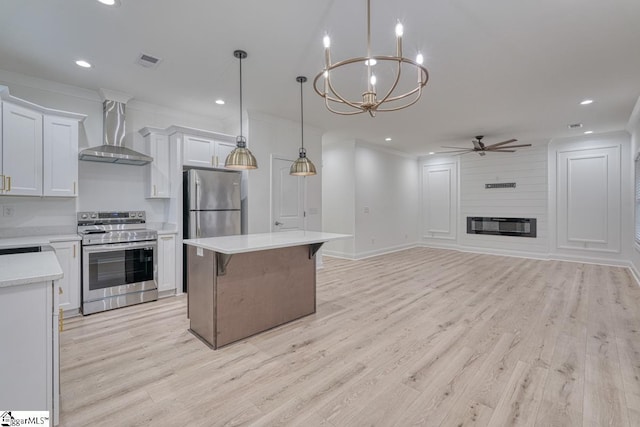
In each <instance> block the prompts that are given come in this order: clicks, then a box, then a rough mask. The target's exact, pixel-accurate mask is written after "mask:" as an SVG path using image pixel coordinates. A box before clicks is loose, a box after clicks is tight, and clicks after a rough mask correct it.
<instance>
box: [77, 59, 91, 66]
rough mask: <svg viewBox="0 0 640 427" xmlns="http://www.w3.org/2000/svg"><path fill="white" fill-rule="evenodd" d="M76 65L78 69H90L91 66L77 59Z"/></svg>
mask: <svg viewBox="0 0 640 427" xmlns="http://www.w3.org/2000/svg"><path fill="white" fill-rule="evenodd" d="M76 65H77V66H78V67H82V68H91V64H89V63H88V62H87V61H85V60H84V59H78V60H77V61H76Z"/></svg>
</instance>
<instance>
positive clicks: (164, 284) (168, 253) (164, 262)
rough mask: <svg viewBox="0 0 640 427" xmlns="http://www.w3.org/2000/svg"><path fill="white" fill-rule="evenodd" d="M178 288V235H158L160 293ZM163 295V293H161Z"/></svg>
mask: <svg viewBox="0 0 640 427" xmlns="http://www.w3.org/2000/svg"><path fill="white" fill-rule="evenodd" d="M175 290H176V236H175V235H174V234H170V235H160V236H158V293H162V292H165V293H167V294H168V293H169V292H170V291H174V292H175ZM161 296H163V295H161Z"/></svg>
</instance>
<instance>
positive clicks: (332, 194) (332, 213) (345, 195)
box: [322, 140, 356, 257]
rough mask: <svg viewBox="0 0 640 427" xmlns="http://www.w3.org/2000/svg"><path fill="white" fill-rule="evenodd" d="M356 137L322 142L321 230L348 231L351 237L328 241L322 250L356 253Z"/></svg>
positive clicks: (340, 253) (335, 253)
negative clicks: (348, 139) (347, 139)
mask: <svg viewBox="0 0 640 427" xmlns="http://www.w3.org/2000/svg"><path fill="white" fill-rule="evenodd" d="M355 153H356V150H355V141H353V140H351V141H344V142H340V141H338V142H336V141H333V142H327V143H323V145H322V172H323V173H322V209H323V212H322V230H323V231H326V232H330V233H342V234H350V235H352V236H354V237H352V238H350V239H342V240H336V241H333V242H327V243H326V244H325V245H324V249H323V250H324V253H326V254H329V255H336V256H343V257H353V256H354V254H355V234H356V224H355V220H356V218H355V203H356V202H355V200H356V184H355V182H356V174H355V168H354V165H355V162H356V157H355V156H356V154H355Z"/></svg>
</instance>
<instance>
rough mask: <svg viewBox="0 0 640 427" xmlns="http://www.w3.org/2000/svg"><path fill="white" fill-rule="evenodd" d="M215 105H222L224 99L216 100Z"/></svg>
mask: <svg viewBox="0 0 640 427" xmlns="http://www.w3.org/2000/svg"><path fill="white" fill-rule="evenodd" d="M216 104H218V105H224V99H216Z"/></svg>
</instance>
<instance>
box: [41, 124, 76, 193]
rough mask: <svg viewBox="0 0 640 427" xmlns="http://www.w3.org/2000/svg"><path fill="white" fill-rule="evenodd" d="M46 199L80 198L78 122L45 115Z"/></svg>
mask: <svg viewBox="0 0 640 427" xmlns="http://www.w3.org/2000/svg"><path fill="white" fill-rule="evenodd" d="M43 135H44V141H43V144H44V151H43V152H44V162H43V173H44V189H43V195H44V196H60V197H76V196H77V195H78V188H77V187H78V121H77V120H72V119H67V118H64V117H54V116H44V132H43Z"/></svg>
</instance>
